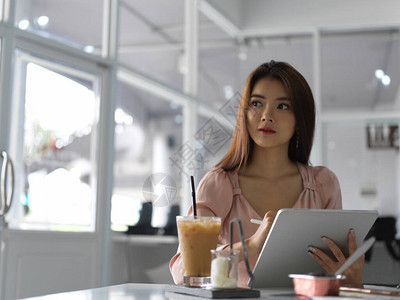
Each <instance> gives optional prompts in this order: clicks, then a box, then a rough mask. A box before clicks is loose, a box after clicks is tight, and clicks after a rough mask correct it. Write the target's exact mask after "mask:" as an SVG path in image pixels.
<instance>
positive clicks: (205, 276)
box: [176, 216, 221, 286]
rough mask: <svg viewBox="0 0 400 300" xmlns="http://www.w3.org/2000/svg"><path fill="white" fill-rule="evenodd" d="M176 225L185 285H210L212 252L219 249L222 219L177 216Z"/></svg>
mask: <svg viewBox="0 0 400 300" xmlns="http://www.w3.org/2000/svg"><path fill="white" fill-rule="evenodd" d="M176 224H177V227H178V238H179V247H180V252H181V257H182V265H183V284H184V285H186V286H204V285H207V284H209V283H210V280H211V277H210V271H211V253H210V250H212V249H215V248H216V247H217V242H218V235H219V232H220V228H221V218H217V217H203V216H200V217H193V216H186V217H183V216H177V217H176Z"/></svg>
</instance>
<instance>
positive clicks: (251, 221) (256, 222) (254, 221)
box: [250, 219, 261, 225]
mask: <svg viewBox="0 0 400 300" xmlns="http://www.w3.org/2000/svg"><path fill="white" fill-rule="evenodd" d="M250 223H253V224H258V225H260V224H261V220H257V219H250Z"/></svg>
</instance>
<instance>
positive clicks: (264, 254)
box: [248, 208, 378, 288]
mask: <svg viewBox="0 0 400 300" xmlns="http://www.w3.org/2000/svg"><path fill="white" fill-rule="evenodd" d="M377 217H378V212H377V211H370V210H333V209H296V208H290V209H281V210H279V211H278V213H277V215H276V217H275V220H274V223H273V224H272V227H271V231H270V233H269V235H268V237H267V239H266V240H265V243H264V246H263V248H262V250H261V254H260V256H259V257H258V260H257V262H256V265H255V267H254V270H253V275H254V282H253V287H256V288H266V287H290V286H292V279H291V278H289V277H288V275H289V274H307V273H311V272H313V273H314V272H315V273H321V272H324V270H323V268H322V267H321V266H320V265H319V264H318V263H317V262H316V261H314V259H313V258H312V257H311V256H310V255H309V254H308V253H307V249H308V246H310V245H313V246H315V247H318V248H321V249H323V250H328V249H329V248H328V247H327V246H326V245H325V244H324V243H323V242H322V240H321V237H322V236H326V237H329V238H331V239H333V240H334V241H335V242H336V244H337V245H338V246H339V247H340V248H341V249H342V251H343V253H344V254H345V255H346V256H348V247H347V243H348V233H349V230H350V228H354V230H355V233H356V241H357V245H361V244H362V243H363V241H364V238H365V236H366V235H367V233H368V231H369V230H370V229H371V227H372V225H373V224H374V222H375V220H376V218H377ZM327 252H329V253H330V251H327ZM248 284H249V286H250V281H249V282H248Z"/></svg>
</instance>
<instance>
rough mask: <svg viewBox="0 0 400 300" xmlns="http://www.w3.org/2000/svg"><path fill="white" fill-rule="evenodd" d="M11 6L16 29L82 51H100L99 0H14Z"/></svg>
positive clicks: (100, 13) (101, 8)
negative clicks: (14, 5)
mask: <svg viewBox="0 0 400 300" xmlns="http://www.w3.org/2000/svg"><path fill="white" fill-rule="evenodd" d="M78 2H79V3H78ZM15 10H16V15H15V26H16V27H18V28H19V29H22V30H27V31H29V32H32V33H35V34H38V35H41V36H44V37H46V38H50V39H52V40H56V41H58V42H61V43H64V44H67V45H69V46H71V47H75V48H78V49H82V50H84V51H86V52H90V53H100V49H101V45H102V28H103V26H102V20H103V1H102V0H100V1H99V0H85V1H60V0H29V1H26V0H16V8H15ZM82 24H84V26H82Z"/></svg>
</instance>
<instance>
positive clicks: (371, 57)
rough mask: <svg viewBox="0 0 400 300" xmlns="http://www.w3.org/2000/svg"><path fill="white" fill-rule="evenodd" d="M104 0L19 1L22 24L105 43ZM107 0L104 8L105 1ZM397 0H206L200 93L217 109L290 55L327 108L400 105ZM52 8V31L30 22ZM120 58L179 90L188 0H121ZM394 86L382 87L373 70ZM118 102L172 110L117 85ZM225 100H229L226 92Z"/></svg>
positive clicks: (157, 111)
mask: <svg viewBox="0 0 400 300" xmlns="http://www.w3.org/2000/svg"><path fill="white" fill-rule="evenodd" d="M101 2H102V1H100V0H85V1H80V0H30V1H22V0H17V15H16V23H18V21H20V20H22V19H24V18H28V19H30V20H31V24H32V25H31V27H30V28H29V30H32V31H35V32H37V33H39V34H42V35H43V34H44V35H47V36H50V37H52V38H55V39H62V40H63V41H68V42H69V43H70V44H71V45H73V46H75V47H80V48H82V47H84V46H86V45H92V46H94V47H95V48H97V49H98V48H100V47H101V44H102V33H101V30H102V11H103V5H102V4H101ZM100 4H101V5H100ZM399 11H400V3H399V2H398V1H393V0H391V1H389V0H382V1H373V0H363V1H361V0H354V1H345V0H323V1H321V0H285V1H277V0H250V1H249V0H248V1H244V0H209V1H200V14H199V24H200V27H199V40H200V43H199V46H200V49H199V88H198V96H197V98H198V99H200V100H201V101H203V102H205V103H207V104H209V105H211V106H213V107H215V108H216V109H219V108H221V107H222V106H223V105H224V103H225V102H226V101H227V95H225V93H224V88H225V90H226V88H227V87H230V89H231V92H232V91H233V93H235V92H237V93H240V91H241V89H242V87H243V84H244V81H245V79H246V76H247V75H248V74H249V72H250V71H251V70H252V69H254V68H255V67H256V66H257V65H259V64H260V63H262V62H264V61H268V60H270V59H274V60H284V61H288V62H289V63H291V64H292V65H294V66H295V67H296V68H297V69H298V70H299V71H300V72H301V73H302V74H303V75H304V76H305V77H306V79H307V80H308V82H309V83H310V85H311V86H312V87H313V88H315V83H316V82H318V80H320V82H321V107H322V110H323V111H332V110H340V111H347V110H349V111H353V110H363V111H371V110H372V111H374V110H389V111H390V110H391V109H393V106H394V105H395V103H396V101H397V102H398V101H399V100H397V99H398V96H397V94H398V86H399V78H400V74H399V70H400V66H399V61H400V60H399V55H400V49H399V24H400V14H399V13H398V12H399ZM44 14H45V15H47V16H49V18H50V22H49V24H48V26H47V27H46V28H39V27H37V26H36V25H35V24H34V20H35V18H36V17H38V16H40V15H44ZM119 15H120V22H119V28H120V31H119V59H120V61H121V63H123V64H124V65H126V66H128V67H129V68H132V69H133V70H135V71H137V72H140V73H143V74H145V75H146V76H149V77H151V78H152V79H153V80H155V81H159V82H162V83H163V84H165V85H167V86H169V87H172V88H174V89H177V90H179V91H182V86H183V72H182V55H183V41H184V1H183V0H168V1H165V0H120V11H119ZM316 29H318V30H319V32H320V33H321V35H320V40H321V48H320V54H321V55H320V61H321V73H320V77H319V78H316V76H315V68H314V61H315V59H314V57H315V56H313V54H315V53H316V52H315V49H316V48H315V44H314V40H313V34H314V33H315V32H316ZM376 69H383V70H384V72H385V73H386V74H388V75H389V76H390V77H391V84H390V85H389V86H383V85H382V84H381V83H380V82H379V81H378V80H377V78H376V77H375V75H374V74H375V70H376ZM121 95H124V97H123V99H121V100H120V105H121V106H125V107H129V109H132V110H134V109H135V108H134V107H131V106H132V105H130V104H129V103H126V101H128V102H129V101H131V99H132V98H133V97H135V98H136V99H140V100H139V101H141V102H142V103H144V105H143V106H144V107H145V108H144V109H146V110H147V116H150V117H151V116H154V117H157V116H162V115H168V114H175V113H176V111H174V110H173V109H171V108H170V105H169V103H165V101H160V99H157V98H155V97H154V96H152V95H150V94H149V93H147V92H144V91H140V90H138V89H137V88H132V87H128V86H126V85H123V86H121ZM228 98H229V97H228Z"/></svg>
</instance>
